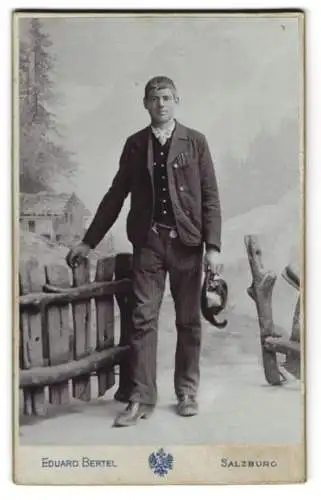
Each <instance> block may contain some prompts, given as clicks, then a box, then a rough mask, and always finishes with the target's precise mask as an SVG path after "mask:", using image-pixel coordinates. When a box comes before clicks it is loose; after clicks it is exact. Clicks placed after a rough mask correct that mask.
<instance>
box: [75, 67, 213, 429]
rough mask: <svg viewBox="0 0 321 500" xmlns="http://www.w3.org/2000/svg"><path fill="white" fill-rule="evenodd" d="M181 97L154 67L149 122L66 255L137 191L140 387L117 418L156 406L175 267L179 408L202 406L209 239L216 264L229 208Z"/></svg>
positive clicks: (135, 340) (124, 420) (131, 223)
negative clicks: (180, 118)
mask: <svg viewBox="0 0 321 500" xmlns="http://www.w3.org/2000/svg"><path fill="white" fill-rule="evenodd" d="M178 102H179V98H178V95H177V90H176V88H175V85H174V83H173V81H172V80H170V79H169V78H167V77H164V76H160V77H154V78H152V79H151V80H150V81H149V82H148V83H147V84H146V87H145V97H144V106H145V109H146V110H147V111H148V113H149V115H150V119H151V124H150V125H149V126H148V127H146V128H144V129H143V130H140V131H139V132H137V133H135V134H134V135H132V136H131V137H129V138H128V139H127V141H126V144H125V146H124V149H123V152H122V155H121V158H120V165H119V170H118V172H117V174H116V176H115V178H114V180H113V183H112V185H111V187H110V189H109V191H108V192H107V194H106V195H105V196H104V198H103V200H102V201H101V203H100V205H99V207H98V210H97V212H96V215H95V217H94V219H93V221H92V224H91V225H90V227H89V229H88V231H87V232H86V234H85V236H84V238H83V242H82V243H80V244H79V245H77V246H76V247H74V248H73V249H71V251H70V252H69V254H68V256H67V262H68V264H69V265H71V266H72V265H75V264H77V261H78V259H79V258H82V257H85V256H87V255H88V253H89V251H90V249H92V248H94V247H95V246H96V245H97V244H98V243H99V242H100V241H101V239H102V238H103V237H104V235H105V234H106V232H107V231H108V230H109V229H110V228H111V226H112V225H113V223H114V222H115V220H116V219H117V217H118V215H119V212H120V210H121V208H122V206H123V203H124V200H125V198H126V197H127V195H128V194H129V193H130V195H131V206H130V212H129V215H128V220H127V235H128V238H129V240H130V241H131V243H132V245H133V291H134V296H135V301H136V302H135V307H134V312H133V323H134V331H133V332H132V336H131V353H130V359H131V362H132V384H133V391H132V394H131V396H130V401H129V404H128V406H127V407H126V409H125V410H124V411H123V412H121V413H120V414H119V415H118V416H117V417H116V420H115V425H116V426H129V425H134V424H135V423H136V422H137V420H138V419H140V418H147V417H148V416H150V414H151V413H152V411H153V410H154V407H155V404H156V400H157V386H156V348H157V333H158V332H157V328H158V316H159V310H160V306H161V302H162V298H163V293H164V288H165V278H166V274H167V273H168V274H169V280H170V290H171V294H172V297H173V300H174V304H175V313H176V329H177V346H176V354H175V374H174V386H175V392H176V396H177V401H178V403H177V412H178V414H179V415H181V416H192V415H196V414H197V412H198V404H197V399H196V398H197V390H198V386H199V372H200V369H199V359H200V345H201V320H200V291H201V279H202V260H203V246H204V244H205V249H206V254H205V257H206V261H207V263H208V265H209V266H210V268H211V269H212V270H213V271H215V268H216V264H217V260H218V258H217V256H218V254H219V252H220V246H221V242H220V239H221V211H220V202H219V195H218V188H217V183H216V177H215V173H214V167H213V163H212V159H211V155H210V152H209V148H208V145H207V142H206V139H205V137H204V136H203V135H202V134H200V133H199V132H197V131H195V130H192V129H190V128H187V127H185V126H183V125H181V124H180V123H178V122H177V121H176V120H175V111H176V107H177V105H178Z"/></svg>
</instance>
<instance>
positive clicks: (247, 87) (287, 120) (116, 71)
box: [21, 15, 301, 224]
mask: <svg viewBox="0 0 321 500" xmlns="http://www.w3.org/2000/svg"><path fill="white" fill-rule="evenodd" d="M43 23H44V27H45V29H46V31H47V32H48V33H49V34H50V36H51V39H52V41H53V51H54V53H55V55H56V70H55V82H56V85H57V90H58V91H59V93H60V94H61V98H60V107H59V109H58V108H57V109H55V111H56V112H57V113H58V116H59V118H60V120H61V122H62V123H63V124H64V127H65V130H64V131H65V137H66V145H67V147H68V148H69V149H70V150H72V151H74V152H75V153H76V154H77V159H78V161H79V165H80V166H79V172H78V174H77V177H76V178H75V179H74V186H75V190H76V192H77V193H78V194H79V196H80V197H81V198H82V199H83V201H84V202H85V203H86V205H87V206H88V208H89V209H90V210H92V211H94V210H95V208H96V206H97V204H98V202H99V201H100V199H101V197H102V196H103V195H104V193H105V192H106V190H107V189H108V187H109V185H110V182H111V180H112V178H113V176H114V174H115V172H116V169H117V167H118V160H119V155H120V153H121V149H122V147H123V144H124V141H125V139H126V137H127V136H128V135H130V134H132V133H133V132H135V131H136V130H138V129H140V128H143V127H144V126H145V125H146V124H148V121H149V120H148V115H147V114H146V111H145V110H144V108H143V104H142V98H143V91H144V85H145V83H146V81H147V80H148V79H149V78H150V77H152V76H154V75H155V74H166V75H168V76H170V77H171V78H173V80H174V81H175V82H176V84H177V87H178V90H179V94H180V97H181V104H180V107H179V111H178V119H179V120H180V121H181V122H183V123H184V124H185V125H187V126H190V127H192V128H196V129H198V130H200V131H201V132H203V133H204V134H205V135H206V137H207V139H208V142H209V145H210V148H211V151H212V154H213V157H214V159H215V162H216V169H217V174H218V178H219V180H220V179H221V178H223V177H224V183H225V184H224V185H227V186H228V185H229V179H233V178H234V177H235V176H234V174H235V172H233V169H236V168H238V169H240V168H242V169H246V168H247V162H246V159H247V156H248V155H249V152H250V149H251V145H252V144H253V141H255V140H256V138H257V137H258V136H259V135H260V134H262V133H263V134H270V135H271V134H272V135H275V136H277V135H278V134H279V131H280V130H281V131H283V132H284V133H285V136H286V135H287V134H288V133H289V132H288V130H289V127H290V129H291V134H292V135H291V136H286V139H285V141H287V142H286V148H285V152H284V157H285V158H287V157H291V158H294V159H295V160H294V162H295V163H293V161H292V163H291V165H290V167H288V168H287V175H288V176H289V180H287V181H286V182H287V183H290V184H291V182H292V181H293V183H294V184H295V183H296V182H297V180H298V176H297V175H298V154H297V153H298V137H299V135H298V130H299V120H298V116H299V107H300V95H301V94H300V59H299V52H298V51H299V30H298V27H299V25H298V19H297V18H290V17H287V18H284V17H283V18H281V17H279V18H272V17H270V18H267V17H251V18H246V17H235V16H234V17H225V18H222V17H220V18H217V17H216V18H215V17H211V16H209V15H198V16H197V17H186V16H185V17H182V16H177V17H170V18H168V17H166V16H162V17H157V18H156V17H142V16H140V17H137V18H135V17H133V16H130V17H124V16H120V17H101V18H97V17H96V18H89V17H82V18H51V19H49V18H48V19H45V20H43ZM23 29H24V22H23V21H22V22H21V30H22V33H23ZM287 124H290V125H289V127H288V126H287ZM291 127H292V128H291ZM283 132H282V133H283ZM291 148H292V151H289V149H291ZM265 156H266V155H265ZM226 158H230V159H231V158H233V161H229V162H227V161H226ZM265 160H266V158H265ZM257 168H265V169H266V178H268V177H269V170H268V169H269V163H268V161H265V162H263V165H261V166H260V165H258V167H257ZM224 169H225V170H224ZM289 169H290V174H289ZM244 172H245V171H244ZM291 172H293V175H292V173H291ZM274 174H275V175H274V177H273V183H274V184H273V183H272V188H273V186H274V185H276V184H277V178H278V177H279V178H281V177H282V175H283V173H282V170H280V171H279V172H276V173H275V172H274ZM240 175H241V176H242V172H241V173H240V172H238V176H240ZM291 176H292V177H291ZM270 187H271V186H270ZM270 187H269V189H270ZM289 187H291V186H289ZM248 188H249V189H251V186H248ZM58 189H61V190H62V191H64V190H66V189H67V186H66V185H62V186H58ZM263 190H264V187H263ZM282 190H283V191H284V193H285V188H284V189H283V188H282ZM266 191H268V189H266ZM284 193H283V192H280V193H278V196H281V195H282V194H284ZM244 195H245V194H244V192H243V193H242V192H241V193H240V197H242V196H243V197H244ZM222 196H223V202H224V200H226V203H228V197H229V194H228V189H227V188H224V191H223V194H222ZM231 196H233V197H235V188H234V191H233V190H232V191H231ZM265 202H267V203H268V202H269V200H268V199H267V200H265V199H264V195H263V197H262V204H264V203H265ZM125 212H126V210H125V211H123V216H122V221H123V219H124V214H125ZM121 224H122V222H121Z"/></svg>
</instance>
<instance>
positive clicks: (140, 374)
mask: <svg viewBox="0 0 321 500" xmlns="http://www.w3.org/2000/svg"><path fill="white" fill-rule="evenodd" d="M202 256H203V247H202V246H199V247H188V246H186V245H184V244H183V243H182V242H181V241H180V239H179V237H178V236H177V234H176V233H175V232H174V236H173V231H169V230H167V229H158V230H154V229H151V231H150V233H149V236H148V240H147V243H146V244H145V245H144V246H143V247H140V248H134V250H133V294H134V309H133V326H134V329H133V332H132V335H131V336H130V337H131V338H130V356H129V359H130V360H131V361H130V362H131V375H132V380H131V382H132V392H131V396H130V398H129V399H130V401H139V402H141V403H145V404H152V405H154V404H156V401H157V380H156V367H157V359H156V358H157V338H158V320H159V313H160V308H161V304H162V300H163V296H164V291H165V282H166V276H167V274H168V275H169V283H170V291H171V295H172V298H173V301H174V306H175V324H176V332H177V339H176V352H175V369H174V389H175V393H176V396H177V397H178V398H180V397H182V396H184V395H193V396H195V395H196V393H197V390H198V386H199V378H200V366H199V364H200V348H201V317H200V295H201V280H202Z"/></svg>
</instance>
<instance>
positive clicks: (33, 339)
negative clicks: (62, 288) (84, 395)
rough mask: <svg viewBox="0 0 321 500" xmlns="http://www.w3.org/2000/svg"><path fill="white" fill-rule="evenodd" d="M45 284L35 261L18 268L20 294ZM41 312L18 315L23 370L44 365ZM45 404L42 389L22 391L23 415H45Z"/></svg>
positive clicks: (41, 272) (26, 312) (36, 289)
mask: <svg viewBox="0 0 321 500" xmlns="http://www.w3.org/2000/svg"><path fill="white" fill-rule="evenodd" d="M44 283H45V274H44V269H43V268H40V267H39V266H38V262H37V261H36V260H29V261H27V262H26V263H23V264H21V266H20V290H21V293H22V294H27V293H30V292H39V291H41V290H42V287H43V285H44ZM43 319H44V315H43V311H42V310H39V311H24V312H21V314H20V323H21V325H20V328H21V340H22V362H23V368H27V369H28V368H32V367H37V366H43V365H44V356H43ZM47 406H48V405H47V402H46V398H45V390H44V388H35V389H33V390H29V389H28V390H27V389H25V390H24V413H25V414H27V415H32V414H35V415H45V414H46V413H47V409H48V408H47Z"/></svg>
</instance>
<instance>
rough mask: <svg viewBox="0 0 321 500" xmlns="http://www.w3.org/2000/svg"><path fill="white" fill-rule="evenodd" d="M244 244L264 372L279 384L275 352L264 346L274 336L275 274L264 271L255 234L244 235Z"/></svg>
mask: <svg viewBox="0 0 321 500" xmlns="http://www.w3.org/2000/svg"><path fill="white" fill-rule="evenodd" d="M244 241H245V246H246V249H247V254H248V258H249V263H250V268H251V272H252V278H253V281H252V284H251V286H250V287H249V288H248V289H247V292H248V295H249V296H250V297H251V299H253V300H254V302H255V305H256V309H257V314H258V320H259V326H260V332H261V346H262V357H263V367H264V374H265V378H266V380H267V382H268V383H269V384H271V385H281V383H282V378H281V375H280V371H279V369H278V363H277V358H276V352H275V351H272V350H268V349H266V348H265V347H264V344H265V339H266V338H267V337H273V336H275V330H274V323H273V315H272V292H273V287H274V284H275V281H276V274H275V273H274V272H272V271H265V270H264V267H263V264H262V250H261V247H260V245H259V241H258V238H257V237H256V236H245V239H244Z"/></svg>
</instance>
